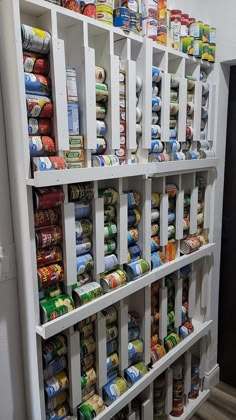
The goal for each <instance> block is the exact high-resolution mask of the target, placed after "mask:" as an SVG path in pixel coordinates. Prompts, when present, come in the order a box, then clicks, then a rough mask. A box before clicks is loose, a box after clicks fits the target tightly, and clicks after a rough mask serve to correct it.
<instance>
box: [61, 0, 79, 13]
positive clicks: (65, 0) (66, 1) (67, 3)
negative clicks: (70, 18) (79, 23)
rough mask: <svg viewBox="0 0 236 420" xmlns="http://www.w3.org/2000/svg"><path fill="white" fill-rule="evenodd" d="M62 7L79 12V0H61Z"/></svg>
mask: <svg viewBox="0 0 236 420" xmlns="http://www.w3.org/2000/svg"><path fill="white" fill-rule="evenodd" d="M61 5H62V7H65V9H69V10H73V12H78V13H80V0H72V1H71V0H61Z"/></svg>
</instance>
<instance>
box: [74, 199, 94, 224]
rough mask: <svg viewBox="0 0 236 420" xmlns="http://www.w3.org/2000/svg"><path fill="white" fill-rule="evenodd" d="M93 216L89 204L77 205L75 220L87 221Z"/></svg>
mask: <svg viewBox="0 0 236 420" xmlns="http://www.w3.org/2000/svg"><path fill="white" fill-rule="evenodd" d="M90 215H91V206H90V204H89V203H75V219H76V220H78V219H86V218H87V217H89V216H90Z"/></svg>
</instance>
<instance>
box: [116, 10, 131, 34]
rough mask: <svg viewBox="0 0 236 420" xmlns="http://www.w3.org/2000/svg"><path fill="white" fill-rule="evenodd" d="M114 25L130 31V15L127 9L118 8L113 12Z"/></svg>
mask: <svg viewBox="0 0 236 420" xmlns="http://www.w3.org/2000/svg"><path fill="white" fill-rule="evenodd" d="M113 25H114V26H117V27H119V28H121V29H123V30H125V31H129V30H130V13H129V9H128V8H126V7H118V8H117V9H114V11H113Z"/></svg>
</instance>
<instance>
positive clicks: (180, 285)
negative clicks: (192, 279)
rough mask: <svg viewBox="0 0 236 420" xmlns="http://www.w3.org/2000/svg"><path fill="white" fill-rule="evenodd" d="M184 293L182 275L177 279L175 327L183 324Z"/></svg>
mask: <svg viewBox="0 0 236 420" xmlns="http://www.w3.org/2000/svg"><path fill="white" fill-rule="evenodd" d="M182 294H183V279H182V278H181V277H180V278H178V279H177V280H176V281H175V328H178V327H180V326H181V325H182Z"/></svg>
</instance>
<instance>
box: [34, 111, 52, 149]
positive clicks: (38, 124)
mask: <svg viewBox="0 0 236 420" xmlns="http://www.w3.org/2000/svg"><path fill="white" fill-rule="evenodd" d="M51 132H52V121H51V120H48V119H44V118H29V119H28V133H29V134H30V135H36V134H39V135H47V134H51ZM54 148H55V146H54Z"/></svg>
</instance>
